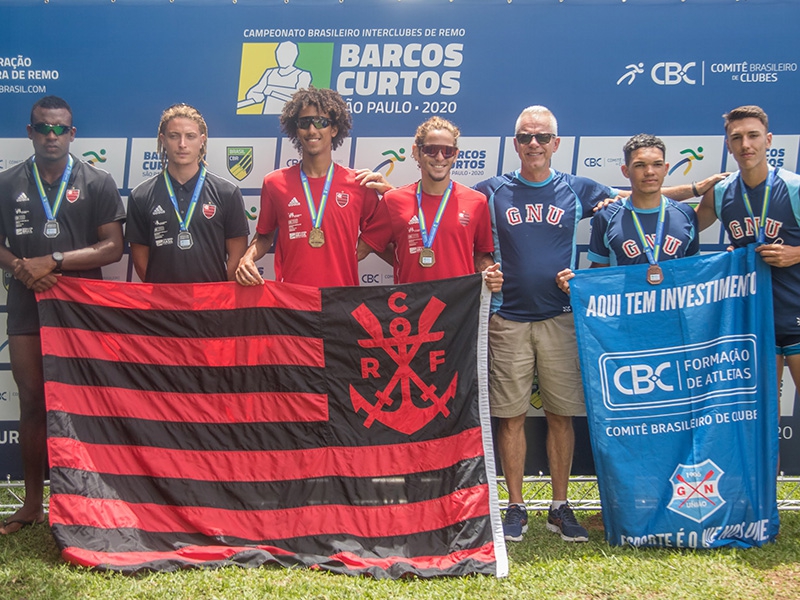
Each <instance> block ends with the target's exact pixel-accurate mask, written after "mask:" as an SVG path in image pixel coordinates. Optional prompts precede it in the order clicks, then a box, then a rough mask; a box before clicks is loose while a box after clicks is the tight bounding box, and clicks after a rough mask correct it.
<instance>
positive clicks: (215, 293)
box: [39, 275, 508, 578]
mask: <svg viewBox="0 0 800 600" xmlns="http://www.w3.org/2000/svg"><path fill="white" fill-rule="evenodd" d="M482 289H484V288H483V284H482V281H481V277H480V276H479V275H473V276H470V277H465V278H459V279H450V280H443V281H439V282H435V283H425V284H414V285H407V286H397V287H369V288H357V287H354V288H328V289H322V290H320V289H317V288H310V287H304V286H292V285H285V284H276V283H274V282H270V283H267V284H266V285H264V286H255V287H251V288H245V287H242V286H239V285H238V284H236V283H219V284H194V285H193V284H185V285H170V286H158V285H148V284H134V283H120V282H102V281H88V280H83V281H81V280H76V279H70V280H67V279H66V278H65V279H64V280H62V281H60V282H59V284H58V285H56V286H54V287H53V288H51V289H50V290H48V291H47V292H46V293H43V294H41V296H40V301H39V307H40V316H41V320H42V346H43V352H44V354H45V378H46V384H45V385H46V389H47V409H48V448H49V452H50V476H51V496H50V524H51V526H52V529H53V535H54V537H55V539H56V542H57V543H58V545H59V547H60V548H61V550H62V555H63V556H64V558H65V559H67V560H68V561H70V562H74V563H77V564H81V565H90V566H95V567H100V568H105V569H111V570H119V571H123V572H136V571H139V570H141V569H154V570H174V569H178V568H183V567H187V566H221V565H227V564H237V565H243V566H258V565H261V564H263V563H278V564H280V565H284V566H296V565H302V566H307V567H311V568H320V569H324V570H329V571H334V572H339V573H347V574H371V575H373V576H375V577H378V578H384V577H392V578H395V577H402V576H404V575H408V574H414V575H418V576H421V577H432V576H439V575H466V574H471V573H484V574H492V575H497V576H505V575H506V574H507V571H508V567H507V560H506V554H505V545H504V541H503V534H502V524H501V521H500V513H499V508H498V502H497V490H496V488H495V473H494V462H493V460H492V456H491V453H492V445H491V430H490V419H489V413H488V396H487V382H486V371H487V348H486V329H487V323H488V303H487V302H486V300H487V297H488V292H484V293H482Z"/></svg>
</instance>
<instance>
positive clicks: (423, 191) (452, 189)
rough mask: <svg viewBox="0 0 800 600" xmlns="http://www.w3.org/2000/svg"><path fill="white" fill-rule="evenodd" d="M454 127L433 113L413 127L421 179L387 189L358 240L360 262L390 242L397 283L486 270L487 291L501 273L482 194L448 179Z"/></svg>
mask: <svg viewBox="0 0 800 600" xmlns="http://www.w3.org/2000/svg"><path fill="white" fill-rule="evenodd" d="M459 133H460V132H459V130H458V128H457V127H456V126H455V125H453V124H452V123H451V122H450V121H447V120H446V119H442V118H441V117H431V118H430V119H428V120H427V121H425V122H424V123H423V124H422V125H420V126H419V127H418V128H417V133H416V136H415V137H414V145H413V147H412V150H411V154H412V156H413V157H414V160H416V161H417V164H418V165H419V169H420V175H421V177H420V180H419V181H417V182H416V183H411V184H409V185H406V186H404V187H401V188H397V189H394V190H389V191H388V192H386V194H385V195H384V197H383V200H382V201H381V202H380V204H378V208H377V209H376V210H375V214H374V215H373V217H372V219H370V221H369V223H368V224H367V226H366V228H365V229H364V231H363V232H362V233H361V239H360V240H359V242H358V258H359V260H360V259H362V258H364V257H365V256H367V255H368V254H369V253H370V252H372V251H376V252H378V253H381V252H384V251H386V250H387V249H388V248H389V247H390V244H393V245H394V258H395V260H394V267H395V283H410V282H416V281H430V280H433V279H444V278H447V277H459V276H462V275H469V274H470V273H475V272H481V271H484V270H485V271H486V275H485V281H486V284H487V286H488V287H489V289H490V290H491V291H495V292H496V291H500V287H501V285H502V282H503V274H502V273H501V272H500V271H499V265H497V264H495V262H494V260H493V259H492V251H493V250H494V243H493V241H492V225H491V220H490V217H489V207H488V205H487V203H486V197H485V196H484V195H483V194H481V193H480V192H476V191H475V190H473V189H471V188H468V187H466V186H463V185H461V184H459V183H456V182H454V181H453V180H452V179H450V170H451V169H452V168H453V163H454V162H455V160H456V158H457V157H458V136H459Z"/></svg>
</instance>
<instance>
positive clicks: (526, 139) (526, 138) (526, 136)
mask: <svg viewBox="0 0 800 600" xmlns="http://www.w3.org/2000/svg"><path fill="white" fill-rule="evenodd" d="M514 137H516V138H517V141H518V142H519V143H520V144H522V145H525V144H530V143H531V140H532V139H533V138H536V142H537V143H538V144H541V145H542V146H544V145H545V144H549V143H550V141H551V140H552V139H553V138H555V137H558V136H557V135H556V134H555V133H518V134H517V135H515V136H514Z"/></svg>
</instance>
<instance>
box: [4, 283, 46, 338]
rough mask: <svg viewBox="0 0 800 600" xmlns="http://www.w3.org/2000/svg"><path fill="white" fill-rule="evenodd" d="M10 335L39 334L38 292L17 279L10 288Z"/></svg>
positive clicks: (8, 321)
mask: <svg viewBox="0 0 800 600" xmlns="http://www.w3.org/2000/svg"><path fill="white" fill-rule="evenodd" d="M7 303H8V320H7V322H6V328H7V332H8V335H39V309H38V307H37V306H36V294H34V292H33V291H32V290H29V289H28V288H26V287H25V286H24V285H22V284H21V283H20V282H19V281H17V280H16V279H14V280H12V281H11V285H9V288H8V302H7Z"/></svg>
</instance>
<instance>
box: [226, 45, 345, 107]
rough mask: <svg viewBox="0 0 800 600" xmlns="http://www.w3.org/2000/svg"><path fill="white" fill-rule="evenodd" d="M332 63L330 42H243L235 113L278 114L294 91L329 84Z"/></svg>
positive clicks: (324, 86)
mask: <svg viewBox="0 0 800 600" xmlns="http://www.w3.org/2000/svg"><path fill="white" fill-rule="evenodd" d="M332 65H333V44H331V43H306V42H300V43H295V42H293V41H290V40H284V41H281V42H280V43H276V42H269V43H244V44H242V62H241V70H240V73H239V93H238V98H239V101H238V103H237V105H236V113H237V114H240V115H248V114H249V115H252V114H263V115H279V114H280V113H281V111H282V110H283V105H284V104H285V103H286V101H287V100H289V98H291V97H292V94H294V93H295V92H296V91H297V90H299V89H301V88H307V87H308V86H309V85H314V86H315V87H318V88H328V87H330V80H331V67H332Z"/></svg>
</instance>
